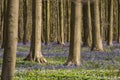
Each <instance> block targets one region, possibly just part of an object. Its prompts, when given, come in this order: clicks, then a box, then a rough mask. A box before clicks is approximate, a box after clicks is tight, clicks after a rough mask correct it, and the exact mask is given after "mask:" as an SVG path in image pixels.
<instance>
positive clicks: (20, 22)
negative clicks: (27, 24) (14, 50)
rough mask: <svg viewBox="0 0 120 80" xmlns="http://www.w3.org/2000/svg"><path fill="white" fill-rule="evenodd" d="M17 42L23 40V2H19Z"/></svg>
mask: <svg viewBox="0 0 120 80" xmlns="http://www.w3.org/2000/svg"><path fill="white" fill-rule="evenodd" d="M19 5H20V6H19V17H18V42H22V40H23V7H22V6H23V0H19Z"/></svg>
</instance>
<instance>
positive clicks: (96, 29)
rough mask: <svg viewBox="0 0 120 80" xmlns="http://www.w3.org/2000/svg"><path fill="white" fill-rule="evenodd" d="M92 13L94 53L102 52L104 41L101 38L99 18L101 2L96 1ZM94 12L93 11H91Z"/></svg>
mask: <svg viewBox="0 0 120 80" xmlns="http://www.w3.org/2000/svg"><path fill="white" fill-rule="evenodd" d="M92 7H93V11H91V12H92V17H93V20H92V24H93V25H92V48H91V50H92V51H96V50H97V51H102V50H103V47H102V39H101V36H100V17H99V0H95V1H94V3H93V6H92ZM91 10H92V9H91Z"/></svg>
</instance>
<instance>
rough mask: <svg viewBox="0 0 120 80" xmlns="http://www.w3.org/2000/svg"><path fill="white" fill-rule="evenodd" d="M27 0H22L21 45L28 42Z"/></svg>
mask: <svg viewBox="0 0 120 80" xmlns="http://www.w3.org/2000/svg"><path fill="white" fill-rule="evenodd" d="M27 28H28V0H23V30H24V34H23V44H26V42H28V41H29V40H28V38H27V37H28V35H27V34H28V30H27Z"/></svg>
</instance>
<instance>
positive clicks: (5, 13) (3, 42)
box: [1, 0, 7, 48]
mask: <svg viewBox="0 0 120 80" xmlns="http://www.w3.org/2000/svg"><path fill="white" fill-rule="evenodd" d="M3 9H4V10H3V13H4V14H3V22H2V24H3V36H2V37H3V40H2V45H1V48H4V46H5V40H6V29H7V28H6V22H7V21H6V18H7V17H6V16H7V0H4V7H3Z"/></svg>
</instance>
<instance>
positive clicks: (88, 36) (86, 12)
mask: <svg viewBox="0 0 120 80" xmlns="http://www.w3.org/2000/svg"><path fill="white" fill-rule="evenodd" d="M83 20H84V21H83V22H84V24H83V27H84V43H83V46H89V47H90V46H91V43H92V33H91V12H90V0H88V3H84V5H83Z"/></svg>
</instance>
